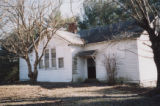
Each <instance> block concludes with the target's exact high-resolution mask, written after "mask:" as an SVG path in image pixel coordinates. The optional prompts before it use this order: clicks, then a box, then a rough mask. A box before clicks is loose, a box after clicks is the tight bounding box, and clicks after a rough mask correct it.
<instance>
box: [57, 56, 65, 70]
mask: <svg viewBox="0 0 160 106" xmlns="http://www.w3.org/2000/svg"><path fill="white" fill-rule="evenodd" d="M60 59H62V60H63V61H62V62H63V65H62V66H63V67H61V66H60ZM58 68H59V69H64V57H59V58H58Z"/></svg>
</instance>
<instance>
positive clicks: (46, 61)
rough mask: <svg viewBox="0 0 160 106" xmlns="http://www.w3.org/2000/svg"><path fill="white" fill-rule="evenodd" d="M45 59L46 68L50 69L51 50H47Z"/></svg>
mask: <svg viewBox="0 0 160 106" xmlns="http://www.w3.org/2000/svg"><path fill="white" fill-rule="evenodd" d="M44 59H45V68H49V49H46V50H45V56H44Z"/></svg>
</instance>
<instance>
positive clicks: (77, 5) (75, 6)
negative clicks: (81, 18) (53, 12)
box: [60, 0, 84, 18]
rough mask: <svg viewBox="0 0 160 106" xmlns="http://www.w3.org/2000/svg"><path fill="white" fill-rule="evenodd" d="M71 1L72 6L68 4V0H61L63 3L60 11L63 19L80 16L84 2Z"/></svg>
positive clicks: (80, 0)
mask: <svg viewBox="0 0 160 106" xmlns="http://www.w3.org/2000/svg"><path fill="white" fill-rule="evenodd" d="M71 1H72V6H71V4H70V0H62V2H63V3H62V5H61V8H60V10H61V13H62V16H63V17H66V18H67V17H72V16H76V15H81V14H82V11H83V1H84V0H71ZM71 7H72V8H71ZM72 11H73V13H72Z"/></svg>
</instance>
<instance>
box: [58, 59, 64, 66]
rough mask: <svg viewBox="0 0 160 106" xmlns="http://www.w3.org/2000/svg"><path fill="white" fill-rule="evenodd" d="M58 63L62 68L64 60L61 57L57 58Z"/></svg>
mask: <svg viewBox="0 0 160 106" xmlns="http://www.w3.org/2000/svg"><path fill="white" fill-rule="evenodd" d="M58 65H59V68H64V60H63V58H58Z"/></svg>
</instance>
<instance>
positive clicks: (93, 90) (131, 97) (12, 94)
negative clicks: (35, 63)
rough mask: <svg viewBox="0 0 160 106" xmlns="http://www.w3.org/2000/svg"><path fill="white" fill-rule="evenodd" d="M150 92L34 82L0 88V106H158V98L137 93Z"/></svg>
mask: <svg viewBox="0 0 160 106" xmlns="http://www.w3.org/2000/svg"><path fill="white" fill-rule="evenodd" d="M148 90H151V89H149V88H139V87H136V86H129V85H116V86H107V85H106V84H100V83H95V84H93V83H92V84H90V83H82V84H66V83H37V84H29V83H25V84H14V85H1V86H0V104H1V105H16V106H17V105H27V106H32V105H49V106H50V105H52V106H53V105H58V106H72V105H80V106H85V105H86V106H87V105H92V106H94V105H95V106H97V105H99V106H102V105H104V106H106V105H111V106H124V105H125V106H137V103H138V104H139V105H140V106H144V105H145V106H152V105H153V106H154V105H155V106H158V105H160V102H159V101H158V100H159V98H158V97H156V98H149V97H144V96H139V95H138V94H140V93H144V92H147V91H148Z"/></svg>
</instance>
